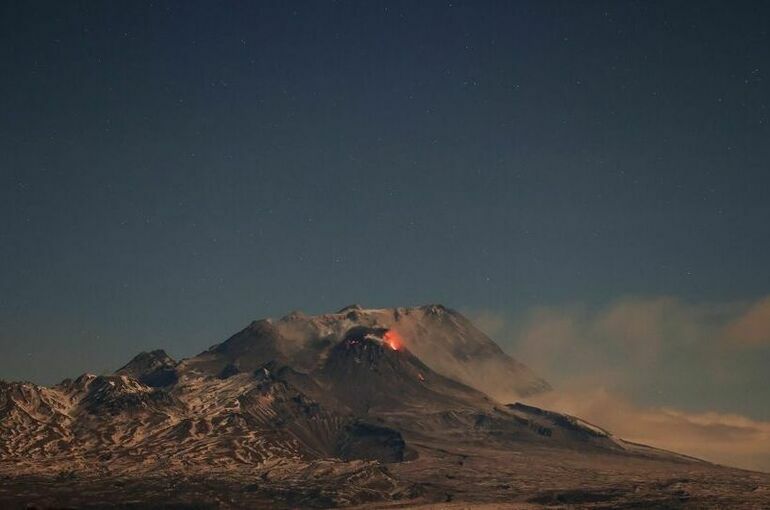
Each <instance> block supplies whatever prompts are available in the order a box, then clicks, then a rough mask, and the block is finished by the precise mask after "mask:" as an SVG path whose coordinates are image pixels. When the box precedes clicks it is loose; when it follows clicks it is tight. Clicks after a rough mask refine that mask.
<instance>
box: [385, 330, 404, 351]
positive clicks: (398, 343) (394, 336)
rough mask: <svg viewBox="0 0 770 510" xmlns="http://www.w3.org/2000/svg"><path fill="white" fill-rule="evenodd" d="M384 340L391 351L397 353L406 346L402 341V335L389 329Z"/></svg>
mask: <svg viewBox="0 0 770 510" xmlns="http://www.w3.org/2000/svg"><path fill="white" fill-rule="evenodd" d="M382 339H383V340H385V342H386V343H387V344H388V345H389V346H390V348H391V349H393V350H394V351H397V350H399V349H401V348H402V347H403V346H404V341H403V340H402V339H401V335H399V334H398V333H397V332H395V331H393V330H392V329H389V330H388V331H386V332H385V334H384V335H383V337H382Z"/></svg>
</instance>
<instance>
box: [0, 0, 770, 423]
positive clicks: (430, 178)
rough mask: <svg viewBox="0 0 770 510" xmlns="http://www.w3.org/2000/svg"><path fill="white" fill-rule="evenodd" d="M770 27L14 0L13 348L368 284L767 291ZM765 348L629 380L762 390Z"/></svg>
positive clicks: (517, 298)
mask: <svg viewBox="0 0 770 510" xmlns="http://www.w3.org/2000/svg"><path fill="white" fill-rule="evenodd" d="M769 27H770V3H767V2H732V1H731V2H728V1H721V2H714V1H698V2H695V1H693V2H662V1H661V2H649V1H639V2H630V1H622V2H618V1H608V2H596V1H587V2H574V1H560V2H556V1H545V2H544V1H530V2H477V1H455V0H452V1H449V2H447V1H444V2H428V1H425V2H414V1H405V2H345V1H339V2H332V1H317V2H284V1H276V2H215V1H211V2H200V1H180V2H163V1H153V2H145V1H133V2H122V3H119V4H116V3H110V2H59V1H57V2H10V1H6V2H2V3H0V76H2V80H0V218H2V222H1V223H0V348H1V349H2V356H0V377H2V378H6V379H30V380H33V381H36V382H41V383H52V382H56V381H58V380H60V379H62V378H64V377H67V376H75V375H78V374H79V373H81V372H84V371H87V370H88V371H102V370H114V369H115V368H117V367H118V366H120V365H121V364H122V363H124V362H125V361H127V360H128V359H130V357H131V356H133V355H134V354H136V353H137V352H139V351H141V350H146V349H151V348H157V347H163V348H166V349H167V350H168V351H169V353H171V354H172V355H174V356H176V357H181V356H190V355H193V354H195V353H197V352H199V351H201V350H203V349H204V348H206V347H208V346H209V345H211V344H213V343H215V342H218V341H221V340H222V339H224V338H225V337H227V336H228V335H229V334H230V333H232V332H234V331H235V330H238V329H240V328H241V327H243V326H245V325H246V324H247V323H248V322H249V321H250V320H252V319H255V318H260V317H265V316H279V315H283V314H285V313H286V312H288V311H290V310H293V309H302V310H304V311H306V312H308V313H317V312H325V311H331V310H336V309H338V308H340V307H342V306H344V305H346V304H349V303H353V302H360V303H362V304H364V305H366V306H371V307H379V306H399V305H413V304H422V303H431V302H441V303H445V304H447V305H448V306H451V307H453V308H458V309H461V310H470V311H480V310H481V311H492V312H494V313H497V314H505V315H510V316H512V317H514V316H515V317H522V316H526V317H530V314H529V312H528V310H534V309H542V308H543V307H547V308H548V310H551V311H553V310H559V309H561V308H560V307H564V306H569V305H571V304H572V303H581V306H584V307H586V309H587V310H599V311H597V312H585V314H587V315H586V316H585V317H583V318H580V321H582V322H579V323H578V324H579V328H578V333H579V334H580V335H581V339H582V338H583V336H585V334H586V333H585V332H586V331H589V332H590V331H594V330H593V329H591V328H592V327H593V326H586V325H585V324H584V323H589V322H591V321H592V320H593V319H592V317H594V315H592V314H594V313H595V314H597V315H598V316H602V315H601V314H602V313H604V312H602V311H601V310H606V309H607V308H609V309H610V310H611V309H612V306H614V305H612V304H611V303H615V302H616V301H617V300H620V299H622V298H624V297H627V296H642V297H649V298H650V299H653V300H654V299H657V297H658V296H673V299H675V300H676V301H675V302H676V303H680V302H681V303H695V305H693V306H696V307H697V306H708V307H716V308H717V309H718V310H721V308H719V307H720V306H725V307H728V308H729V307H733V308H735V307H737V308H739V309H740V310H743V309H744V308H745V307H747V306H748V305H747V303H754V302H759V301H760V300H761V299H762V298H763V297H764V296H765V295H767V294H768V293H770V265H768V261H769V260H770V228H769V227H768V225H769V224H770V196H768V195H769V193H770V191H769V190H770V172H769V170H770V168H769V166H768V165H769V162H770V108H769V106H770V34H769V33H768V31H769V30H770V28H769ZM645 299H646V298H645ZM703 303H709V304H708V305H702V304H703ZM683 306H689V305H683ZM741 307H744V308H741ZM733 308H730V309H731V310H732V309H733ZM688 310H689V309H688ZM581 313H583V312H581ZM677 313H679V312H677ZM688 313H689V312H688ZM715 313H716V312H715ZM737 313H739V312H736V314H737ZM549 317H550V316H549ZM581 317H582V316H581ZM586 317H588V318H586ZM667 317H668V316H667ZM687 317H688V318H689V317H691V316H690V315H687ZM694 317H698V315H697V314H695V315H694ZM686 320H690V319H686ZM707 324H710V323H707ZM720 324H721V323H720ZM768 325H769V327H770V321H769V322H768ZM720 327H721V326H720ZM580 328H582V329H580ZM505 329H506V331H514V330H517V329H516V328H515V327H513V326H510V327H507V328H505ZM517 331H519V334H521V331H520V330H517ZM602 331H603V330H602ZM666 331H669V330H668V329H667V330H666ZM687 331H690V330H687ZM769 331H770V330H769ZM578 333H575V335H577V334H578ZM570 334H572V333H570ZM666 335H668V333H666ZM704 335H705V336H708V337H709V338H712V337H714V338H716V337H717V336H718V335H717V333H714V332H707V333H704ZM664 336H665V335H664ZM760 336H761V332H760ZM522 338H524V336H522ZM527 338H529V337H527ZM666 338H668V337H667V336H666ZM769 338H770V336H769ZM581 341H583V340H581ZM586 341H588V342H591V340H590V339H589V340H586ZM715 341H716V340H715ZM693 342H697V339H695V340H693ZM503 343H505V345H507V346H509V347H511V348H512V349H513V348H515V347H516V346H517V345H528V344H526V342H525V341H524V340H521V339H519V340H511V341H508V340H507V339H504V342H503ZM767 344H768V345H770V340H768V341H767ZM667 345H668V344H667ZM688 345H690V344H688ZM530 347H531V346H530ZM758 349H759V350H755V351H750V352H749V351H746V352H742V353H741V354H740V355H739V356H738V355H736V356H738V357H736V358H735V360H734V363H735V367H737V368H734V367H733V366H732V365H730V366H729V367H730V370H742V371H744V372H745V374H743V375H744V376H745V377H743V379H741V380H740V381H737V382H735V383H734V384H733V386H729V385H724V387H725V388H727V387H728V386H729V388H728V389H725V393H723V394H719V389H718V388H719V387H720V386H719V385H713V386H714V387H715V388H716V389H713V388H711V387H710V386H709V388H711V389H709V392H711V395H700V394H699V393H698V391H699V390H698V389H697V388H695V389H693V388H691V387H690V386H691V385H690V386H687V385H685V386H684V389H683V390H682V391H683V393H681V394H677V393H676V387H677V386H676V384H675V383H671V384H670V385H669V386H667V389H666V391H664V392H660V391H658V389H657V388H656V389H655V391H656V392H652V391H650V392H648V393H644V392H643V391H641V390H639V389H638V388H637V390H638V391H637V392H638V393H640V395H641V396H640V397H639V398H641V399H643V400H645V401H651V400H654V399H656V398H657V399H658V402H659V403H660V404H667V403H672V402H673V403H675V404H677V405H680V406H681V405H683V402H685V401H687V400H688V399H690V400H691V401H693V402H695V404H693V406H692V407H696V408H704V409H705V408H709V407H708V402H709V401H708V398H707V397H712V398H713V401H714V405H715V406H717V408H718V409H720V410H724V411H729V412H743V413H749V414H752V415H753V416H755V417H757V418H759V419H770V415H769V414H768V413H770V411H768V409H767V405H766V402H767V399H766V398H763V399H761V400H763V402H765V403H762V402H759V403H751V402H748V401H747V400H745V399H744V400H743V401H741V400H740V399H738V400H736V397H735V395H739V394H746V393H748V394H751V393H752V392H753V391H757V392H761V391H764V392H765V393H760V394H761V395H767V394H768V393H767V392H768V390H767V388H768V387H770V382H769V381H767V376H766V375H764V374H766V367H767V363H766V360H767V359H768V357H770V352H768V349H767V348H764V347H762V348H758ZM696 351H697V349H696ZM533 352H534V351H533ZM675 352H676V353H680V354H681V352H680V350H676V351H675ZM514 354H515V352H514ZM672 356H674V357H673V358H671V359H667V361H666V363H667V368H666V370H669V368H668V364H672V363H673V364H675V363H677V362H678V361H677V360H679V358H677V357H676V356H677V355H676V354H673V355H672ZM691 358H692V357H690V358H688V359H687V360H685V361H683V362H682V363H683V364H682V365H681V367H682V368H681V370H690V372H683V373H684V374H685V377H684V378H685V379H686V375H687V374H695V373H697V374H698V377H711V376H712V375H713V371H711V372H710V371H709V370H711V369H710V368H709V367H710V366H711V365H704V364H703V363H701V364H699V365H697V366H698V367H700V368H698V370H695V369H693V368H689V369H688V368H687V366H689V365H687V363H690V364H692V363H695V362H693V361H692V359H691ZM683 359H684V358H683ZM523 361H525V362H526V361H528V360H527V359H526V358H523ZM677 367H679V365H677ZM704 367H705V368H704ZM637 368H638V367H637ZM677 369H679V368H676V367H674V368H671V371H672V373H676V370H677ZM701 374H705V375H701ZM545 375H546V377H548V375H549V374H545ZM764 383H768V384H764ZM714 392H716V393H714ZM632 393H633V391H632ZM642 394H643V395H642ZM656 395H657V396H656ZM698 395H700V397H698ZM768 398H770V395H768Z"/></svg>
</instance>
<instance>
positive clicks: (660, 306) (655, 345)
mask: <svg viewBox="0 0 770 510" xmlns="http://www.w3.org/2000/svg"><path fill="white" fill-rule="evenodd" d="M472 315H473V318H474V320H475V322H476V323H477V324H479V326H480V327H481V328H482V329H484V330H485V331H487V332H488V333H489V334H490V335H491V336H492V337H493V338H495V339H496V340H498V341H499V343H501V345H503V346H505V348H506V349H507V350H508V351H509V352H511V353H512V354H514V355H516V356H517V357H519V358H520V359H522V360H525V361H526V362H527V363H528V364H529V365H530V366H531V367H532V368H533V369H534V370H536V371H538V372H539V373H541V374H543V376H544V377H546V378H547V379H548V380H549V381H550V382H551V383H552V384H553V385H554V387H555V391H554V392H552V393H549V394H545V395H538V396H537V397H534V398H530V399H526V401H527V402H531V403H533V404H535V405H540V406H544V407H550V408H553V409H556V410H559V411H563V412H567V413H570V414H575V415H577V416H580V417H582V418H585V419H587V420H589V421H593V422H596V423H597V424H599V425H602V426H604V427H606V428H608V429H609V430H611V431H612V432H613V433H615V434H617V435H618V436H620V437H624V438H626V439H629V440H634V441H639V442H644V443H647V444H651V445H654V446H658V447H661V448H666V449H671V450H676V451H681V452H683V453H688V454H690V455H694V456H698V457H701V458H705V459H707V460H712V461H715V462H719V463H725V464H729V465H734V466H739V467H745V468H751V469H759V470H764V471H770V409H768V408H767V406H766V405H765V404H764V403H766V402H768V401H770V388H768V386H770V385H768V384H767V380H766V375H765V374H766V367H765V366H764V363H763V360H766V359H768V355H770V340H768V339H769V338H770V298H767V297H765V298H761V299H757V300H754V301H742V302H701V303H693V302H688V301H685V300H682V299H678V298H675V297H670V296H657V297H626V298H622V299H618V300H616V301H614V302H611V303H607V304H605V305H603V306H599V307H591V306H588V305H585V304H582V303H573V304H567V305H561V306H547V307H537V308H532V309H528V310H525V311H524V312H523V313H517V314H514V313H511V314H505V313H500V312H493V311H483V312H478V313H476V314H472ZM763 381H764V383H763ZM504 398H515V396H513V395H510V396H504Z"/></svg>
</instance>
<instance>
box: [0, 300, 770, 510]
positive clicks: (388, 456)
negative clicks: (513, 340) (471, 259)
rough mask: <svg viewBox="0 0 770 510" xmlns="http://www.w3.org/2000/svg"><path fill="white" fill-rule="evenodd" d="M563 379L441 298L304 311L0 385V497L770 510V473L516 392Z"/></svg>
mask: <svg viewBox="0 0 770 510" xmlns="http://www.w3.org/2000/svg"><path fill="white" fill-rule="evenodd" d="M549 389H550V386H549V385H548V383H547V382H546V381H545V380H543V379H542V378H540V377H538V376H537V375H536V374H534V373H533V372H532V371H531V370H530V369H529V368H527V367H526V366H525V365H524V364H522V363H521V362H519V361H517V360H515V359H514V358H512V357H510V356H509V355H507V354H506V353H504V352H503V351H502V350H501V349H500V348H499V347H498V346H497V345H496V344H495V343H494V342H493V341H492V340H491V339H490V338H489V337H487V336H486V335H485V334H484V333H482V332H481V331H480V330H478V329H477V328H476V327H475V326H474V325H473V324H472V323H471V322H470V321H469V320H468V319H466V318H465V317H463V316H462V315H461V314H460V313H458V312H456V311H453V310H451V309H448V308H446V307H443V306H441V305H428V306H422V307H417V308H394V309H365V308H363V307H361V306H357V305H353V306H348V307H345V308H343V309H341V310H339V311H338V312H336V313H331V314H324V315H318V316H312V317H311V316H306V315H304V314H302V313H300V312H293V313H291V314H289V315H287V316H285V317H283V318H280V319H277V320H273V319H263V320H258V321H254V322H252V323H251V324H249V325H248V326H247V327H246V328H244V329H242V330H240V331H239V332H237V333H235V334H234V335H232V336H231V337H230V338H228V339H227V340H225V341H224V342H221V343H218V344H215V345H213V346H212V347H211V348H209V349H207V350H206V351H204V352H202V353H200V354H198V355H197V356H194V357H191V358H188V359H184V360H181V361H176V360H174V359H172V358H171V357H170V356H169V355H168V354H167V353H165V352H164V351H162V350H155V351H152V352H147V353H140V354H139V355H137V356H136V357H135V358H134V359H133V360H131V361H130V362H129V363H127V364H126V365H125V366H123V367H122V368H120V369H119V370H117V371H116V372H115V373H114V374H105V375H93V374H84V375H81V376H80V377H78V378H76V379H74V380H65V381H63V382H61V383H60V384H58V385H56V386H53V387H50V388H46V387H41V386H38V385H35V384H32V383H25V382H1V383H0V476H2V483H0V506H2V507H3V508H5V507H9V508H13V507H25V506H34V507H38V508H45V507H62V506H66V507H68V508H79V507H88V508H108V507H121V508H123V507H132V505H133V507H142V508H144V507H164V508H165V507H167V506H168V505H172V506H173V505H180V506H183V507H185V506H189V507H195V508H296V507H302V508H308V507H319V508H327V507H344V506H362V505H363V506H366V507H377V506H380V505H382V506H387V507H389V508H391V507H394V506H396V507H397V506H410V505H417V504H429V503H440V504H447V505H448V504H450V502H458V504H462V505H465V506H472V505H475V504H479V505H481V504H487V503H492V504H503V503H505V504H510V505H527V506H526V507H527V508H532V507H537V506H543V505H545V506H549V505H577V506H584V507H586V508H619V507H632V506H633V507H644V506H646V507H670V508H680V507H687V506H692V507H697V508H704V507H709V506H714V507H725V506H728V507H731V508H739V507H742V506H743V507H745V508H756V507H758V506H761V505H762V504H765V503H767V501H768V496H769V495H770V477H769V476H768V475H763V474H759V473H749V472H743V471H739V470H734V469H729V468H724V467H720V466H715V465H712V464H709V463H706V462H703V461H699V460H697V459H693V458H690V457H686V456H683V455H678V454H675V453H671V452H666V451H662V450H657V449H654V448H650V447H647V446H644V445H638V444H634V443H630V442H627V441H624V440H622V439H621V438H617V437H615V436H613V435H612V434H611V433H610V432H608V431H606V430H604V429H603V428H601V427H600V426H597V425H594V424H590V423H587V422H585V421H584V420H581V419H579V418H577V417H572V416H568V415H564V414H561V413H558V412H555V411H550V410H544V409H539V408H537V407H532V406H529V405H526V404H525V403H522V402H513V401H509V400H505V398H506V397H508V396H513V397H514V398H515V399H526V398H527V397H528V396H530V395H533V394H537V393H539V392H544V391H548V390H549ZM714 487H718V490H715V489H714ZM511 508H517V507H516V506H511Z"/></svg>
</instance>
